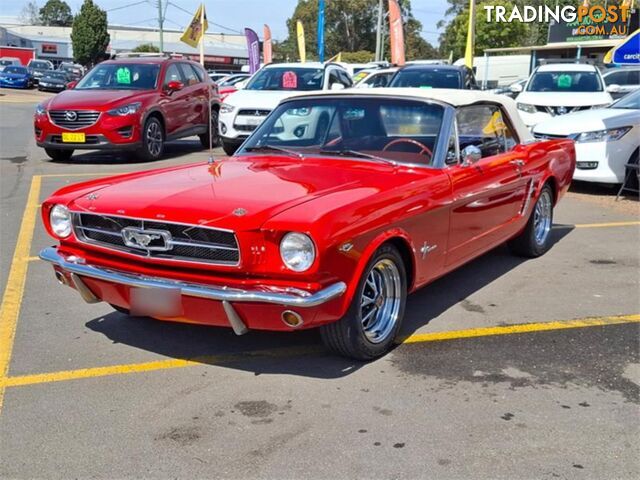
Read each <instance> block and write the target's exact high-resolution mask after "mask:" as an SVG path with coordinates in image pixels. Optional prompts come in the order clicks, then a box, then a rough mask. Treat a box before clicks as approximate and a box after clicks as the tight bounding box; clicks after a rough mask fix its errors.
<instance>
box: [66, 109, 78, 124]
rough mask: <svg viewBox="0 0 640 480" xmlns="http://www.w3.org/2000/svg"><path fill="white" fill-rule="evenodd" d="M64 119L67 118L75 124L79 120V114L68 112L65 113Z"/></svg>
mask: <svg viewBox="0 0 640 480" xmlns="http://www.w3.org/2000/svg"><path fill="white" fill-rule="evenodd" d="M64 118H66V119H67V120H69V121H70V122H75V121H76V120H77V119H78V114H77V112H74V111H73V110H67V111H66V112H64Z"/></svg>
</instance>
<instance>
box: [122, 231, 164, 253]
mask: <svg viewBox="0 0 640 480" xmlns="http://www.w3.org/2000/svg"><path fill="white" fill-rule="evenodd" d="M122 239H123V240H124V244H125V245H126V246H127V247H132V248H142V249H144V250H149V251H152V250H153V251H160V252H166V251H167V250H171V248H172V245H171V233H169V232H167V231H166V230H144V229H142V228H137V227H125V228H123V229H122Z"/></svg>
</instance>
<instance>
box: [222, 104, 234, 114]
mask: <svg viewBox="0 0 640 480" xmlns="http://www.w3.org/2000/svg"><path fill="white" fill-rule="evenodd" d="M235 109H236V107H235V106H233V105H231V104H229V103H224V102H223V103H222V104H221V105H220V113H233V111H234V110H235Z"/></svg>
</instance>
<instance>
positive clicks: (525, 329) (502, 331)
mask: <svg viewBox="0 0 640 480" xmlns="http://www.w3.org/2000/svg"><path fill="white" fill-rule="evenodd" d="M637 322H640V315H622V316H616V317H592V318H583V319H578V320H566V321H556V322H546V323H526V324H521V325H510V326H505V327H487V328H472V329H469V330H457V331H452V332H438V333H418V334H414V335H410V336H408V337H405V338H404V339H401V340H400V341H399V343H402V344H409V343H423V342H435V341H445V340H455V339H461V338H472V337H483V336H493V335H508V334H516V333H532V332H544V331H550V330H564V329H570V328H584V327H595V326H603V325H618V324H624V323H637ZM322 351H323V349H322V348H321V347H320V346H302V347H290V348H274V349H268V350H257V351H250V352H242V353H235V354H233V353H231V354H226V355H210V356H202V357H194V358H192V359H180V358H178V359H168V360H158V361H154V362H145V363H133V364H126V365H111V366H106V367H95V368H81V369H78V370H65V371H61V372H50V373H37V374H32V375H21V376H15V377H6V378H0V387H20V386H26V385H36V384H41V383H50V382H62V381H66V380H78V379H82V378H95V377H105V376H112V375H123V374H128V373H140V372H151V371H156V370H169V369H174V368H185V367H191V366H196V365H203V364H208V365H221V364H229V363H232V362H237V361H240V360H243V359H247V358H255V357H275V358H282V357H291V356H296V355H309V354H315V353H319V352H322Z"/></svg>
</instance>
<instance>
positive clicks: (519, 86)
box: [509, 83, 522, 93]
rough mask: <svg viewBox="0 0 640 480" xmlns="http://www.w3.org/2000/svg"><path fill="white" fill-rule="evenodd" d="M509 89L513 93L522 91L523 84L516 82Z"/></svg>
mask: <svg viewBox="0 0 640 480" xmlns="http://www.w3.org/2000/svg"><path fill="white" fill-rule="evenodd" d="M509 90H511V92H512V93H520V92H522V84H520V83H514V84H513V85H510V86H509Z"/></svg>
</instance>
